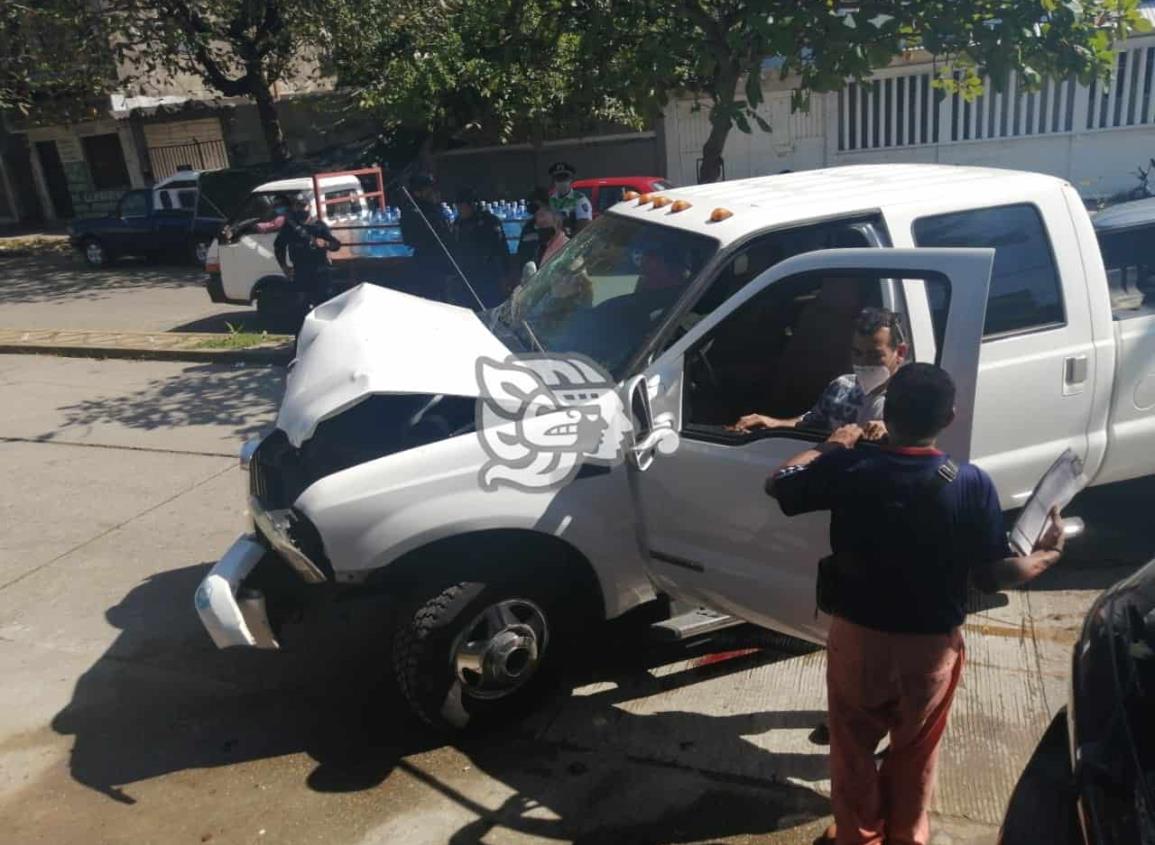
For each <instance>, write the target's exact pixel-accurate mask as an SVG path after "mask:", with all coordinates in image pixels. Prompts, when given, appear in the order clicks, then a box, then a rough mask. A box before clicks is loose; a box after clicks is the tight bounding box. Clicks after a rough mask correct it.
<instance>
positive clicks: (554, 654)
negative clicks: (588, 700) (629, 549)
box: [393, 579, 581, 732]
mask: <svg viewBox="0 0 1155 845" xmlns="http://www.w3.org/2000/svg"><path fill="white" fill-rule="evenodd" d="M566 595H567V590H566V588H565V587H564V586H548V585H547V584H545V583H537V582H535V581H532V580H529V579H525V580H519V581H518V580H515V581H511V582H509V583H506V584H498V583H484V582H479V581H461V582H458V583H456V584H451V585H449V586H446V587H444V588H443V589H440V590H438V591H437V592H436V593H434V594H432V595H428V594H427V595H426V596H425V598H424V599H421V598H417V599H416V600H414V601H413V602H412V603H411V604H410V606H409V610H408V612H406V611H402V613H401V614H400V616H399V617H398V623H397V629H396V631H395V632H394V636H393V672H394V675H395V677H396V680H397V685H398V687H399V688H400V690H401V692H402V694H403V695H404V696H405V699H406V700H407V701H408V703H409V705H410V707H411V708H412V710H413V712H414V713H415V714H416V715H417V716H418V717H420V718H421V719H422V720H423V721H424V722H426V723H427V724H429V725H431V726H433V727H434V728H435V729H438V730H440V731H444V732H457V731H464V730H467V729H468V730H479V729H483V728H485V727H488V726H491V725H494V724H497V723H501V722H505V721H508V720H510V719H513V718H516V717H519V716H522V715H525V714H526V713H528V712H529V711H530V710H531V709H533V708H534V707H535V706H536V705H538V704H539V703H540V702H541V701H542V700H543V699H544V698H546V697H548V696H550V695H552V694H556V693H557V690H558V687H559V685H560V682H561V680H562V679H563V673H562V671H561V670H562V667H563V666H565V665H566V663H567V661H566V659H565V656H564V655H566V654H567V653H570V652H571V651H572V647H573V643H574V642H575V641H576V639H577V636H578V632H579V631H580V630H581V613H580V611H578V610H577V607H578V606H580V603H579V602H574V601H573V595H572V592H570V593H568V595H569V598H568V599H563V597H564V596H566ZM503 602H509V603H511V604H513V603H525V604H526V605H533V606H534V607H536V608H537V609H539V610H540V612H541V613H542V615H543V616H544V620H545V625H546V636H545V637H544V638H543V639H544V642H543V644H542V646H541V648H540V649H538V652H537V655H538V658H537V662H536V663H535V664H534V663H533V661H532V660H529V659H527V662H526V663H525V664H524V665H526V666H527V667H528V666H530V665H532V670H531V671H530V672H529V673H527V674H525V676H524V680H523V681H521V682H519V683H517V685H516V686H515V687H514V688H513V689H512V690H511V691H509V692H506V693H503V694H501V696H500V697H496V698H485V697H479V696H478V694H476V693H475V692H474V690H477V689H478V687H479V686H480V684H478V685H476V686H474V685H469V684H466V683H463V682H462V681H461V680H460V678H459V674H458V673H459V669H458V667H457V665H456V662H455V653H456V652H455V646H457V645H459V644H460V643H461V640H462V639H463V638H465V637H466V635H468V634H469V633H470V632H471V630H474V629H475V625H477V624H478V623H479V619H480V618H481V616H483V615H485V613H486V612H487V611H488V610H489V609H491V608H493V607H494V606H496V605H497V604H499V603H503ZM518 606H519V607H520V606H521V605H518ZM526 613H527V614H528V613H529V611H528V610H527V611H526ZM481 624H483V625H484V624H485V623H481ZM515 651H516V650H515ZM524 651H525V650H524V649H523V652H524ZM510 662H514V661H510ZM523 671H524V670H523ZM465 674H467V675H468V674H469V673H468V672H467V673H465ZM473 677H475V678H480V676H477V675H474V676H473ZM489 694H492V692H490V693H489Z"/></svg>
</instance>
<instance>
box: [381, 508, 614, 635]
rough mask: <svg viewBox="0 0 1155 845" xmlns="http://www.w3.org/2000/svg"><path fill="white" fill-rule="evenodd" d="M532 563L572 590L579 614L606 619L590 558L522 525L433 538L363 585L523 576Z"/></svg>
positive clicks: (402, 587) (405, 587) (602, 589)
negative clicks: (578, 605) (496, 554)
mask: <svg viewBox="0 0 1155 845" xmlns="http://www.w3.org/2000/svg"><path fill="white" fill-rule="evenodd" d="M511 550H512V552H511ZM494 552H500V554H501V555H503V556H504V557H499V556H495V555H494ZM532 567H541V570H542V573H543V575H544V576H545V577H547V578H550V579H551V580H552V579H561V580H562V582H563V583H564V585H565V586H566V587H567V588H569V589H573V590H575V591H576V593H575V599H577V600H580V601H582V602H583V603H584V606H583V607H582V608H581V610H582V612H583V613H586V614H589V615H590V616H591V617H595V618H597V619H599V620H602V619H605V618H606V616H607V602H606V599H607V595H608V592H607V589H606V585H605V584H603V583H602V579H601V577H600V576H599V573H598V571H597V570H596V569H595V567H594V566H593V564H592V563H591V562H590V561H589V559H588V558H587V557H586V556H585V555H584V554H582V552H581V551H580V550H578V549H577V547H575V546H574V545H572V544H571V543H568V542H566V541H565V540H563V539H561V538H559V537H555V536H553V535H551V534H544V533H542V532H540V531H534V530H531V529H525V528H496V529H482V530H476V531H467V532H464V533H460V534H454V535H452V536H448V537H441V538H439V539H436V540H432V541H430V542H428V543H425V544H423V545H421V546H418V547H417V548H415V549H411V550H409V551H407V552H405V553H404V554H402V555H401V556H400V557H398V558H396V559H395V560H393V561H392V562H390V563H389V564H388V565H386V566H383V567H381V568H379V569H376V570H374V572H373V573H372V574H371V575H370V576H369V578H368V580H367V582H366V583H367V584H368V585H369V586H372V587H375V588H378V589H383V590H386V591H388V592H391V593H393V592H401V593H409V592H412V591H413V590H415V588H416V587H417V586H418V585H420V584H423V583H427V582H428V580H429V579H430V577H433V578H435V579H436V580H437V581H443V582H445V583H452V582H455V581H478V580H487V579H489V580H492V579H502V578H508V577H510V576H511V575H516V574H526V573H529V572H531V571H532Z"/></svg>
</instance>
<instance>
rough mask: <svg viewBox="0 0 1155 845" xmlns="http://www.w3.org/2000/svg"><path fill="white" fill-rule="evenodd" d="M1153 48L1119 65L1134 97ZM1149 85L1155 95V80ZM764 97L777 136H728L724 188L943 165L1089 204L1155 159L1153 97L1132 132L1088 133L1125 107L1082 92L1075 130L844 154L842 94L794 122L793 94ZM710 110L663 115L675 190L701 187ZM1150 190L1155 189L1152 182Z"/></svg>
mask: <svg viewBox="0 0 1155 845" xmlns="http://www.w3.org/2000/svg"><path fill="white" fill-rule="evenodd" d="M1151 47H1155V36H1143V37H1139V38H1134V39H1131V40H1129V41H1128V42H1127V43H1126V44H1124V45H1122V46H1121V47H1120V52H1121V53H1128V54H1129V56H1128V59H1129V61H1130V66H1129V67H1128V66H1126V65H1120V67H1123V68H1124V69H1125V71H1126V73H1124V74H1122V76H1123V78H1124V79H1125V80H1130V79H1132V74H1133V73H1135V69H1136V68H1138V77H1137V78H1136V82H1137V88H1134V89H1131V90H1136V91H1137V90H1141V89H1142V88H1143V85H1144V82H1143V71H1144V69H1145V67H1146V64H1145V63H1146V62H1147V61H1148V59H1147V56H1148V53H1147V52H1146V51H1147V48H1151ZM1151 62H1152V65H1153V66H1155V53H1152V58H1151ZM930 71H931V65H930V64H929V62H928V63H925V64H921V65H920V64H918V63H914V64H912V63H909V62H904V63H903V64H902V65H901V66H895V67H892V68H888V69H886V70H882V71H879V72H878V73H877V74H876V75H875V78H876V79H882V80H885V79H887V78H897V77H900V76H909V75H910V74H916V73H919V72H930ZM1151 85H1152V88H1155V77H1153V79H1152V83H1151ZM1095 97H1098V99H1094V98H1095ZM766 98H767V99H766V102H765V103H764V105H763V108H762V109H761V113H762V115H763V117H765V118H766V119H767V121H768V122H769V123H770V125H771V127H772V129H773V131H772V132H770V133H766V132H763V131H762V130H761V129H759V128H757V127H756V126H755V127H754V128H753V132H752V133H751V134H749V135H747V134H745V133H743V132H740V131H739V130H737V129H732V130H731V132H730V135H729V137H728V138H727V140H726V147H725V150H724V153H723V159H724V166H725V177H726V178H727V179H742V178H746V177H750V176H764V175H768V174H773V173H778V172H780V171H782V170H785V169H789V170H807V169H812V168H817V167H837V166H840V165H847V164H881V163H895V162H939V163H943V164H970V165H983V166H990V167H1006V168H1013V169H1020V170H1033V171H1038V172H1042V173H1048V174H1051V175H1054V176H1059V177H1062V178H1065V179H1067V180H1069V181H1070V182H1071V183H1072V184H1073V185H1075V187H1076V188H1077V189H1078V190H1079V192H1080V193H1081V194H1083V196H1084V197H1087V198H1099V197H1107V196H1111V195H1113V194H1117V193H1121V192H1124V191H1128V190H1130V189H1132V188H1134V187H1136V186H1137V185H1138V180H1137V178H1136V175H1135V170H1136V168H1137V167H1138V166H1139V165H1146V164H1147V162H1148V159H1150V158H1152V157H1155V91H1153V92H1152V95H1151V96H1150V97H1149V98H1148V101H1149V105H1148V108H1147V114H1145V115H1142V116H1141V117H1138V119H1139V120H1146V121H1147V122H1146V123H1138V122H1137V125H1133V126H1121V127H1115V128H1102V129H1099V128H1096V129H1087V128H1086V114H1087V107H1088V102H1089V101H1090V102H1091V103H1092V104H1094V103H1101V102H1103V100H1106V101H1107V107H1108V109H1111V108H1112V107H1113V105H1114V102H1115V100H1116V99H1120V98H1119V97H1118V96H1117V95H1116V92H1114V91H1107V92H1103V91H1100V92H1098V93H1097V94H1096V93H1095V92H1089V91H1088V89H1086V88H1077V89H1076V95H1075V100H1074V112H1075V120H1074V126H1073V129H1072V130H1071V131H1060V132H1054V133H1047V134H1040V135H1027V136H1021V137H1008V138H1002V137H999V138H989V139H983V140H960V141H952V140H945V139H943V136H944V135H947V134H949V133H946V132H942V134H941V135H940V142H939V143H927V144H912V145H909V146H894V147H885V148H883V149H868V150H845V149H844V150H840V149H839V144H838V140H839V139H838V133H839V126H840V123H839V113H838V112H839V95H838V94H837V93H831V94H816V95H814V96H813V97H812V100H811V107H810V111H809V113H808V114H801V113H795V114H791V113H790V92H789V91H788V90H785V91H782V90H779V91H769V92H767V94H766ZM1122 99H1123V103H1124V108H1125V107H1126V104H1127V102H1128V97H1127V95H1126V94H1124V95H1123V97H1122ZM708 108H709V103H708V101H703V102H702V107H701V109H700V110H695V109H694V102H693V100H690V99H680V100H675V101H674V102H672V103H671V105H670V107H669V108H668V109H667V111H666V116H665V118H664V120H665V127H664V128H665V136H666V173H667V176H668V178H669V179H670V180H671V181H672V182H674V183H675V184H680V185H692V184H695V183H696V182H697V171H698V163H699V161H700V159H701V155H702V145H703V144H704V142H705V140H706V136H707V134H708V133H709V128H710V127H709V120H708V116H707V115H708ZM939 108H940V109H943V111H942V113H941V115H940V120H941V121H943V122H942V123H941V124H940V126H945V125H946V124H947V122H948V121H949V108H950V106H949V102H945V101H944V103H943V104H941V105H940V106H939ZM1139 111H1142V110H1141V109H1140V110H1139ZM1137 116H1138V115H1137ZM1024 122H1025V119H1024ZM1153 180H1155V174H1153ZM1152 186H1153V187H1155V181H1153V184H1152Z"/></svg>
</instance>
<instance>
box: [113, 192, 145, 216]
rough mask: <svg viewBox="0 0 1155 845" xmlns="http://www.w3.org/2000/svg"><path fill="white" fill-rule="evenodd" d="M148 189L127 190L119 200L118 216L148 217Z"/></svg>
mask: <svg viewBox="0 0 1155 845" xmlns="http://www.w3.org/2000/svg"><path fill="white" fill-rule="evenodd" d="M148 206H149V195H148V191H129V192H128V193H127V194H125V195H124V197H123V198H122V199H121V200H120V216H121V217H124V218H128V217H148Z"/></svg>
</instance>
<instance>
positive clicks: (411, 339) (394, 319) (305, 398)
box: [277, 284, 509, 447]
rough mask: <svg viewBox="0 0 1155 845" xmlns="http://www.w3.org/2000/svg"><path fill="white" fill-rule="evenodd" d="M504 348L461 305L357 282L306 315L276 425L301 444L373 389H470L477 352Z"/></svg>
mask: <svg viewBox="0 0 1155 845" xmlns="http://www.w3.org/2000/svg"><path fill="white" fill-rule="evenodd" d="M508 355H509V350H508V349H507V348H506V347H505V345H504V344H502V343H501V341H499V340H498V339H497V338H496V337H494V336H493V334H492V333H491V332H490V331H489V330H488V329H487V328H486V327H485V326H484V324H482V322H481V320H479V319H478V317H477V316H476V315H475V314H474V313H473V312H472V311H470V310H468V309H466V308H459V307H457V306H455V305H446V304H445V303H442V302H434V301H432V300H429V299H423V298H421V297H417V296H411V295H409V294H405V293H400V292H398V291H395V290H391V289H389V288H382V287H378V286H376V285H369V284H362V285H359V286H358V287H355V288H353V289H352V290H350V291H348V292H347V293H343V294H341V295H340V296H338V297H335V298H333V299H331V300H329V301H328V302H326V303H325V304H324V305H321V306H320V307H318V308H315V309H314V310H313V311H312V312H311V313H310V314H309V316H308V317H306V318H305V324H304V326H302V328H301V334H300V338H299V339H298V341H297V357H296V359H295V360H294V361H293V363H292V364H290V365H289V375H288V378H287V380H286V384H285V397H284V399H283V400H282V402H281V409H280V412H279V413H278V414H277V428H279V429H281V430H282V431H284V432H285V434H286V435H288V437H289V442H291V443H292V444H293V445H294V446H296V447H300V446H301V444H302V443H304V442H305V441H306V440H308V439H309V438H310V437H312V435H313V432H314V431H316V429H317V426H318V425H319V424H320V423H321V422H323V421H324V420H326V419H328V418H330V417H333V416H336V415H337V414H339V413H341V412H342V411H344V410H346V409H347V408H350V407H352V406H353V405H356V404H357V403H358V402H360V401H361V400H362V399H364V398H365V397H367V396H371V395H373V394H383V393H421V394H428V395H438V394H445V395H449V396H477V395H478V393H479V392H480V391H479V387H478V383H477V359H478V357H480V356H488V357H490V358H495V359H497V360H502V361H504V360H505V358H506V357H507V356H508Z"/></svg>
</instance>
